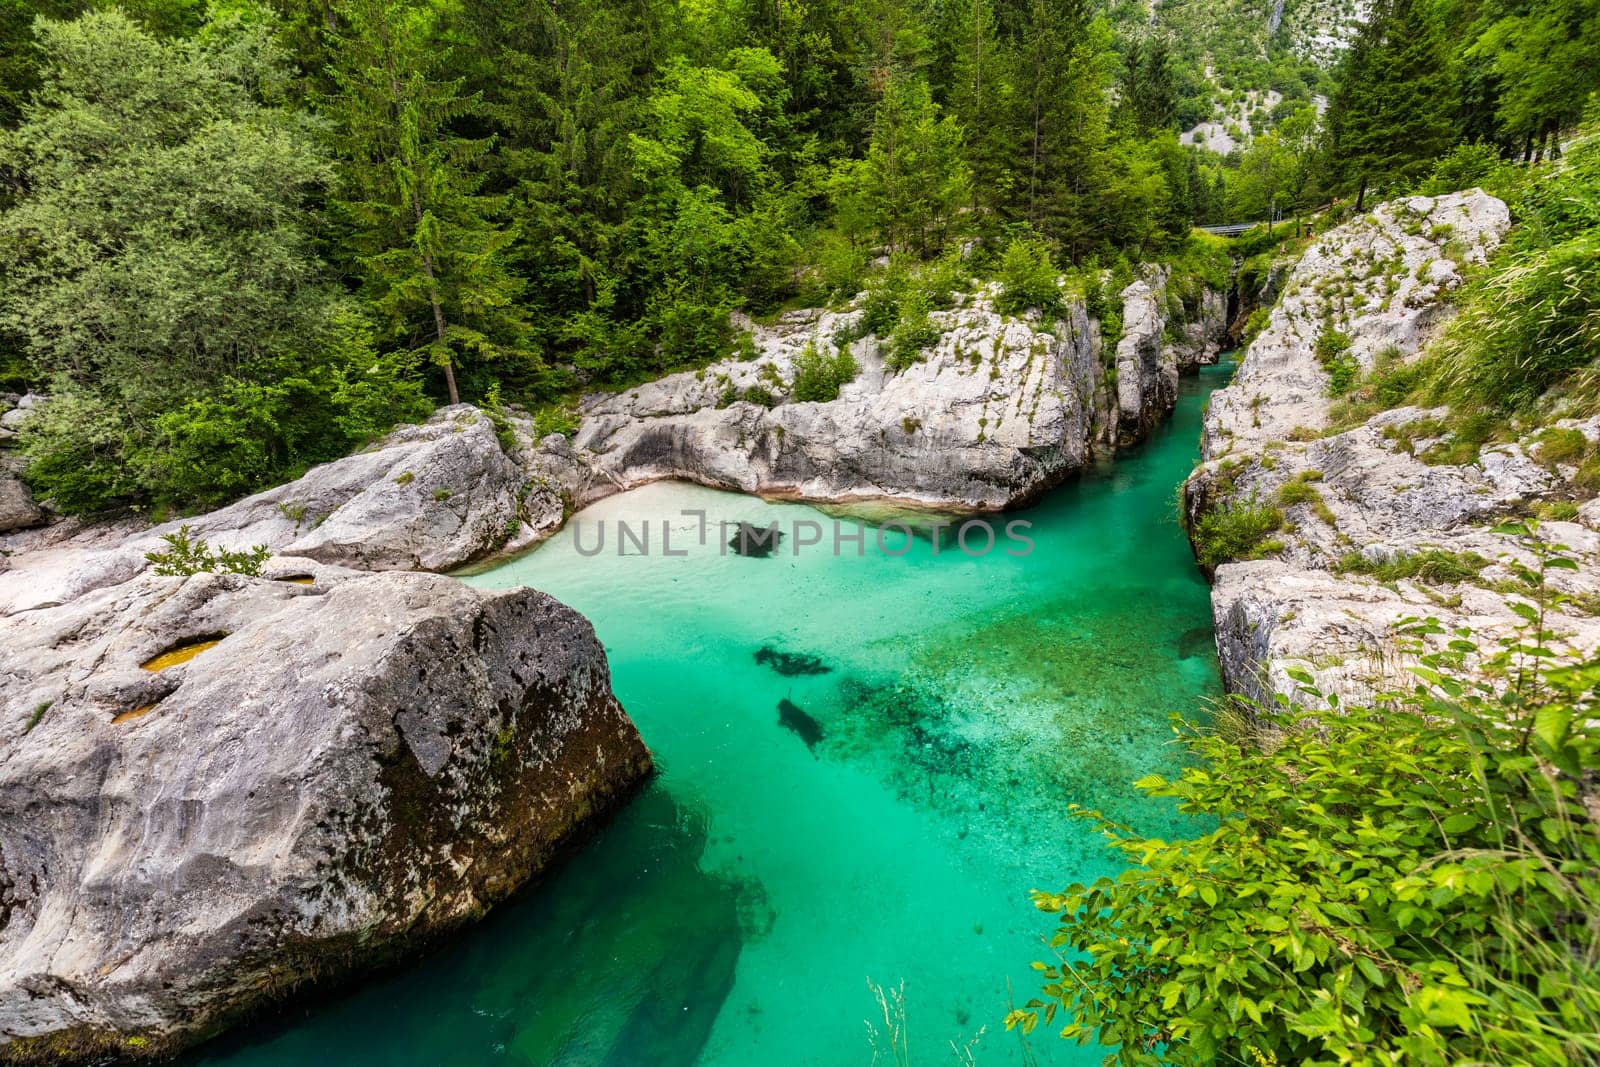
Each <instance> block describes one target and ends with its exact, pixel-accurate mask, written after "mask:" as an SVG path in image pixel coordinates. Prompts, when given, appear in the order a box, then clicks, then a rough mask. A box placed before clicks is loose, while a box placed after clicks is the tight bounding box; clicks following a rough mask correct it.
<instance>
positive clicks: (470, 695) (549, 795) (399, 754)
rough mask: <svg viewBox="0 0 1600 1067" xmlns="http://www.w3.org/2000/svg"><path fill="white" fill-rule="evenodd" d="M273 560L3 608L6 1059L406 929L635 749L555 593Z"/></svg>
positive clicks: (620, 781)
mask: <svg viewBox="0 0 1600 1067" xmlns="http://www.w3.org/2000/svg"><path fill="white" fill-rule="evenodd" d="M277 566H278V568H279V571H278V573H280V574H282V575H284V576H285V577H290V578H296V579H298V580H297V581H274V580H270V579H249V578H242V577H239V576H233V575H227V576H218V575H199V576H196V577H192V578H188V579H182V578H159V577H155V576H151V575H146V576H143V577H140V578H137V579H135V580H133V581H129V582H125V583H123V584H120V585H117V586H115V587H112V588H106V589H102V590H99V591H97V592H93V593H89V594H87V595H84V596H82V597H80V598H79V599H78V600H76V601H74V602H73V603H72V604H69V605H66V606H62V607H56V608H48V609H40V610H36V611H32V612H28V613H25V614H21V615H16V616H12V617H10V618H6V619H0V647H3V648H5V649H6V656H5V658H4V662H3V663H0V1061H9V1062H37V1063H61V1062H72V1061H86V1060H90V1059H94V1058H103V1057H105V1056H108V1055H116V1054H119V1053H120V1054H123V1055H161V1054H166V1053H170V1052H171V1051H173V1050H175V1049H177V1048H179V1047H182V1046H184V1045H187V1044H190V1043H192V1042H194V1041H197V1040H200V1039H202V1038H204V1037H206V1036H208V1035H210V1034H213V1033H215V1032H217V1031H218V1030H219V1029H220V1028H222V1027H224V1026H226V1025H227V1024H228V1023H229V1022H230V1021H231V1020H233V1019H235V1018H237V1017H238V1016H240V1015H241V1014H242V1013H245V1012H247V1011H249V1010H251V1009H253V1008H257V1007H259V1006H261V1005H262V1004H263V1003H265V1002H267V1001H270V1000H272V999H274V998H277V997H279V996H281V995H284V994H287V993H290V992H292V991H294V990H295V989H297V988H299V987H301V986H303V985H306V984H308V983H310V982H313V981H320V980H324V979H330V978H337V977H339V976H340V975H342V974H344V973H346V972H348V971H350V970H352V969H353V968H358V967H366V966H370V965H372V964H374V963H378V962H381V961H383V960H385V959H389V958H393V957H395V956H397V955H399V954H401V953H405V952H408V951H410V950H413V949H415V948H416V947H417V946H419V945H420V944H422V943H424V942H425V941H427V940H428V939H429V938H431V937H433V936H435V935H437V934H439V933H441V932H443V931H446V930H449V929H450V928H452V927H455V926H457V925H459V924H461V923H463V922H465V921H467V920H470V919H472V918H474V917H476V916H478V915H481V914H482V913H483V912H484V910H485V909H486V908H488V907H489V906H490V905H492V904H494V903H495V902H496V901H499V900H501V899H502V898H504V897H505V896H507V895H508V894H509V893H511V892H512V891H513V890H515V889H516V888H517V887H518V886H520V885H522V884H523V883H525V882H526V881H528V880H529V879H530V878H531V877H533V876H534V875H536V874H538V873H539V871H540V870H541V869H543V868H544V867H545V866H546V864H548V863H549V862H550V860H551V859H552V857H553V856H555V855H556V853H557V851H558V850H559V849H560V848H561V847H562V846H563V845H564V844H565V843H566V842H569V841H571V840H572V839H573V838H574V837H575V836H576V835H578V834H580V833H582V831H583V830H584V828H585V826H586V825H587V824H588V823H589V822H590V821H591V820H592V819H594V818H595V817H597V816H599V815H600V814H601V813H604V812H605V811H607V810H608V809H610V808H611V807H613V806H614V805H616V804H617V803H619V802H620V801H621V800H622V799H623V798H625V797H626V796H627V795H628V794H629V792H630V791H631V790H632V789H633V788H634V787H635V785H636V784H637V783H638V782H639V781H640V780H641V778H642V777H643V776H644V775H645V774H646V773H647V772H648V770H649V767H650V757H649V755H648V753H647V752H646V751H645V748H644V746H643V744H642V743H641V741H640V739H639V735H638V733H637V732H636V731H635V730H634V727H633V725H632V724H631V723H630V722H629V720H628V718H627V716H626V715H625V714H624V712H623V710H622V708H621V707H619V706H618V704H617V701H616V700H615V698H614V697H613V696H612V693H611V689H610V684H609V674H608V670H607V665H606V659H605V654H604V652H603V650H602V648H601V646H600V644H599V642H598V641H597V640H596V638H595V635H594V632H593V630H592V629H591V627H590V626H589V624H588V623H587V622H586V621H585V620H584V619H583V618H582V617H581V616H579V615H578V614H577V613H575V612H573V611H571V610H570V609H568V608H566V607H564V606H562V605H561V604H559V603H557V602H556V601H555V600H553V599H551V598H550V597H548V596H546V595H544V594H542V593H538V592H534V591H532V590H526V589H524V590H517V591H514V592H507V593H500V594H489V593H485V592H479V591H476V590H473V589H470V588H467V587H465V586H463V585H461V584H460V583H458V582H456V581H454V580H452V579H449V578H444V577H438V576H433V575H422V574H380V575H358V574H355V573H353V572H349V571H344V570H342V569H340V568H333V567H325V566H321V565H319V564H316V563H314V562H312V561H309V560H299V561H295V560H283V561H279V562H278V564H277ZM302 576H303V577H302ZM307 579H309V580H310V581H311V582H312V584H309V585H308V584H302V583H304V582H305V581H306V580H307ZM205 641H220V643H217V644H215V645H212V646H209V647H204V650H203V651H200V652H199V653H198V655H193V652H194V650H195V648H196V647H197V646H196V643H197V642H205ZM168 653H170V654H169V655H167V656H166V658H165V659H164V660H163V659H156V657H159V656H162V655H163V654H168ZM186 656H192V658H189V659H188V660H187V661H186V662H185V661H184V658H185V657H186ZM164 664H170V665H165V666H164ZM141 665H143V666H141Z"/></svg>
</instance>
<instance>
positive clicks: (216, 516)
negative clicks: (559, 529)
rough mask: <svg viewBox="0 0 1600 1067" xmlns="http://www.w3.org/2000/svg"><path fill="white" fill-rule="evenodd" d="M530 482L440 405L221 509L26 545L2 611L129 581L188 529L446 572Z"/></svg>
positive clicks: (378, 566)
mask: <svg viewBox="0 0 1600 1067" xmlns="http://www.w3.org/2000/svg"><path fill="white" fill-rule="evenodd" d="M524 486H525V479H524V476H523V473H522V471H521V470H520V469H519V468H518V466H517V464H516V462H515V461H513V460H512V459H511V458H510V457H509V456H507V455H506V453H505V451H504V450H503V449H502V448H501V446H500V442H499V439H498V435H497V433H496V429H495V426H494V424H493V422H491V421H490V419H489V417H488V416H487V415H485V414H484V413H482V412H480V411H478V410H477V409H476V408H473V407H470V406H468V405H465V404H462V405H457V406H455V407H448V408H441V409H440V410H439V411H438V412H436V413H435V414H434V415H433V417H432V418H430V419H429V420H428V421H427V422H425V423H422V424H421V425H416V426H403V427H401V428H400V429H398V430H396V431H394V432H393V433H391V434H389V435H388V436H387V437H385V438H384V439H383V440H381V441H379V442H377V443H376V444H374V445H373V446H372V447H370V448H368V449H366V450H364V451H361V452H357V453H355V454H354V455H350V456H346V457H344V458H343V459H338V460H334V461H333V462H331V463H324V464H322V465H321V466H317V467H313V468H311V469H310V470H309V471H307V472H306V473H305V474H304V475H303V476H301V477H300V478H298V479H296V480H295V481H292V482H288V483H287V484H284V485H280V486H278V487H276V488H274V489H269V490H267V491H266V492H263V493H257V494H256V495H254V496H251V497H246V498H245V499H243V500H241V501H239V502H237V503H235V504H230V505H229V506H227V507H225V508H222V509H220V510H217V511H213V512H209V513H207V514H204V515H199V516H195V517H193V518H184V519H175V520H173V521H171V522H168V523H165V524H163V525H161V526H156V527H149V528H144V529H139V530H136V531H134V532H131V533H129V532H127V530H126V529H125V528H119V530H118V532H119V534H120V537H119V538H118V539H115V540H113V541H110V542H108V540H107V537H106V531H105V530H103V529H101V528H98V527H93V528H85V529H83V530H81V531H80V532H79V533H77V534H76V535H74V536H73V537H69V538H64V539H59V540H55V541H52V542H50V543H48V544H41V545H39V546H37V547H33V546H29V547H27V548H24V549H22V550H21V551H19V552H18V553H17V555H16V557H15V558H14V559H13V560H12V568H11V570H10V571H9V572H0V616H4V615H6V614H10V613H14V612H18V611H27V610H32V609H34V608H38V607H46V606H50V605H53V604H64V603H67V602H69V601H71V600H72V599H74V598H75V597H78V596H81V595H83V594H84V593H86V592H89V591H92V590H95V589H101V588H105V587H107V586H110V585H114V584H116V583H118V582H125V581H127V580H129V579H130V578H132V577H134V576H135V575H138V574H140V573H142V572H144V571H145V570H147V569H148V568H149V564H148V563H147V562H146V561H145V554H146V553H148V552H151V551H154V550H160V549H162V548H163V547H164V546H163V542H162V538H163V536H165V535H167V534H171V533H175V532H177V531H178V530H179V528H180V527H183V526H188V527H189V528H190V531H191V534H192V536H194V537H197V538H203V539H205V540H206V541H207V542H208V543H209V544H210V545H212V546H213V547H217V548H231V549H248V548H250V547H252V546H255V545H266V546H267V547H268V548H269V549H271V550H272V551H274V552H277V553H282V554H288V555H295V556H305V557H308V558H311V559H316V560H319V561H321V562H324V563H335V564H341V565H345V566H350V567H357V568H360V569H362V570H426V571H447V570H450V569H452V568H455V567H458V566H460V565H462V564H464V563H468V562H470V561H472V560H474V559H477V558H479V557H482V556H485V555H487V554H489V553H491V552H493V551H495V550H496V549H498V548H500V547H501V546H502V545H503V544H505V543H506V541H507V540H508V539H509V538H510V537H511V536H512V535H513V534H514V533H515V531H516V529H517V526H518V515H519V512H520V508H521V500H522V494H523V491H524ZM3 547H4V543H3V542H0V548H3Z"/></svg>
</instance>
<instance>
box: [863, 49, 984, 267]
mask: <svg viewBox="0 0 1600 1067" xmlns="http://www.w3.org/2000/svg"><path fill="white" fill-rule="evenodd" d="M962 155H963V149H962V140H961V128H960V127H959V126H958V125H957V124H956V122H955V120H954V119H953V118H952V117H950V116H948V115H945V116H942V117H941V115H940V113H939V105H938V104H935V103H934V102H933V97H932V95H931V93H930V92H929V89H928V83H927V82H926V80H924V79H923V78H921V77H917V76H914V75H902V76H900V77H897V78H894V79H892V80H891V81H890V82H889V85H888V87H887V88H886V89H885V91H884V94H883V100H882V101H881V102H880V103H879V104H878V114H877V119H876V121H875V122H874V123H873V130H872V146H871V148H870V149H869V150H868V152H867V161H866V181H867V182H868V183H869V188H870V189H871V190H872V199H873V201H874V202H875V204H876V207H877V217H878V222H879V226H880V228H881V230H882V232H883V234H884V237H885V239H886V241H887V243H888V245H889V247H890V249H891V250H897V251H915V252H916V253H918V254H919V255H925V254H927V253H928V252H929V251H937V250H938V249H939V247H940V246H941V245H942V244H943V242H944V238H945V235H946V233H947V231H948V229H949V227H950V224H951V221H952V219H953V218H954V216H955V214H956V212H957V211H959V210H960V208H961V207H962V205H963V204H965V203H966V202H967V199H968V197H969V196H970V195H971V185H972V176H971V174H970V173H969V172H968V170H967V167H966V164H965V163H964V162H963V160H962Z"/></svg>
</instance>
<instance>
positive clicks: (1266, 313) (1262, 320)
mask: <svg viewBox="0 0 1600 1067" xmlns="http://www.w3.org/2000/svg"><path fill="white" fill-rule="evenodd" d="M1271 320H1272V309H1271V308H1270V307H1258V308H1256V309H1255V310H1254V311H1252V312H1250V317H1249V318H1247V319H1245V320H1244V329H1243V330H1242V331H1241V332H1240V335H1239V343H1240V344H1241V345H1244V346H1245V347H1249V345H1250V342H1251V341H1254V340H1255V339H1256V338H1257V337H1260V336H1261V331H1262V330H1265V329H1266V328H1267V323H1268V322H1270V321H1271Z"/></svg>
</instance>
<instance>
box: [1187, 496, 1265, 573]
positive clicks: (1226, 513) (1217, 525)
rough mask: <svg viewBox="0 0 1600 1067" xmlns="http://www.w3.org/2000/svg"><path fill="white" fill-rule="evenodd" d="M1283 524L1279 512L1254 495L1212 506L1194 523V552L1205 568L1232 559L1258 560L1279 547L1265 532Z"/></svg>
mask: <svg viewBox="0 0 1600 1067" xmlns="http://www.w3.org/2000/svg"><path fill="white" fill-rule="evenodd" d="M1282 526H1283V512H1281V511H1279V510H1278V509H1277V508H1275V507H1272V506H1270V505H1267V504H1262V503H1260V502H1259V501H1257V500H1256V499H1255V498H1254V497H1251V498H1250V499H1249V500H1248V501H1241V502H1238V503H1233V504H1228V505H1225V506H1223V507H1219V508H1212V509H1211V510H1209V511H1207V512H1206V513H1205V514H1204V515H1201V516H1200V519H1199V521H1198V522H1197V523H1196V524H1195V527H1194V531H1193V540H1194V545H1195V555H1196V557H1197V558H1198V559H1199V560H1200V562H1201V563H1202V564H1204V565H1205V566H1207V567H1215V566H1217V565H1219V564H1222V563H1227V562H1229V561H1231V560H1236V559H1259V558H1260V557H1261V556H1264V555H1267V554H1268V553H1271V552H1276V551H1277V550H1278V549H1280V548H1281V547H1282V545H1280V544H1278V543H1277V542H1275V541H1269V540H1268V539H1267V538H1268V535H1269V534H1271V533H1273V532H1274V531H1276V530H1278V529H1280V528H1281V527H1282Z"/></svg>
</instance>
